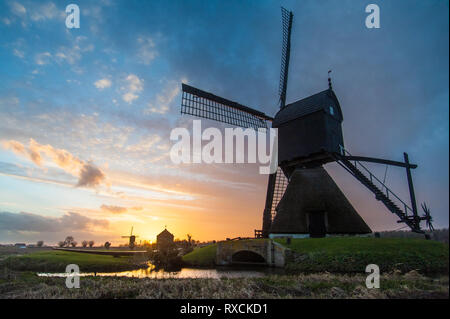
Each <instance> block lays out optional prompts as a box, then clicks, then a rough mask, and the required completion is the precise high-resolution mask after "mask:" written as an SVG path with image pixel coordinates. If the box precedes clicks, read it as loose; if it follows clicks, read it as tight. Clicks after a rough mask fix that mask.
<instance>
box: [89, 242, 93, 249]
mask: <svg viewBox="0 0 450 319" xmlns="http://www.w3.org/2000/svg"><path fill="white" fill-rule="evenodd" d="M92 246H94V241H93V240H90V241H89V248H92Z"/></svg>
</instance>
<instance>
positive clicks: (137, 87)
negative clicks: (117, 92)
mask: <svg viewBox="0 0 450 319" xmlns="http://www.w3.org/2000/svg"><path fill="white" fill-rule="evenodd" d="M126 81H127V82H128V83H127V87H126V92H125V93H124V94H123V95H122V99H123V100H124V101H125V102H127V103H129V104H131V103H133V101H134V100H136V99H137V98H139V95H137V93H139V92H141V91H142V89H143V82H144V80H142V79H139V78H138V77H137V76H136V75H134V74H130V75H128V76H127V78H126Z"/></svg>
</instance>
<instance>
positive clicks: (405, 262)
mask: <svg viewBox="0 0 450 319" xmlns="http://www.w3.org/2000/svg"><path fill="white" fill-rule="evenodd" d="M276 241H277V242H278V243H280V244H282V245H284V246H285V247H287V248H289V249H290V250H291V251H292V254H291V255H290V257H289V258H288V264H287V267H286V268H287V269H288V270H292V271H301V272H324V271H327V272H335V273H354V272H364V270H365V267H366V266H367V265H368V264H377V265H378V266H379V267H380V270H381V271H382V272H389V271H394V270H400V271H402V272H408V271H411V270H417V271H419V272H421V273H424V274H448V267H449V260H448V258H449V254H448V253H449V246H448V244H443V243H440V242H436V241H431V240H423V239H410V238H364V237H335V238H308V239H292V241H291V244H290V245H288V244H287V242H286V240H285V239H277V240H276Z"/></svg>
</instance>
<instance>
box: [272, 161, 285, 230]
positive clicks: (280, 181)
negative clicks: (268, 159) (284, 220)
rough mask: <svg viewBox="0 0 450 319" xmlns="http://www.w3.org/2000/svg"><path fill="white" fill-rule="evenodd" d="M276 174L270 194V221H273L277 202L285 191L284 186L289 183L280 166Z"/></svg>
mask: <svg viewBox="0 0 450 319" xmlns="http://www.w3.org/2000/svg"><path fill="white" fill-rule="evenodd" d="M276 174H277V175H276V178H275V186H274V189H273V196H272V207H271V210H270V215H271V221H272V222H273V220H274V218H275V216H276V215H277V211H276V209H277V206H278V203H279V202H280V200H281V199H282V198H283V195H284V192H285V191H286V188H287V186H288V184H289V181H288V179H287V178H286V176H285V175H284V173H283V171H282V170H281V168H280V167H278V169H277V173H276Z"/></svg>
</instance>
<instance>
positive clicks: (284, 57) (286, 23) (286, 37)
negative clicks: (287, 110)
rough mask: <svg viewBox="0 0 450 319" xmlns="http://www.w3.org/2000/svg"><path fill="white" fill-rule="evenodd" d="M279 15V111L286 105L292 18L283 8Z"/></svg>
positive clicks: (290, 13)
mask: <svg viewBox="0 0 450 319" xmlns="http://www.w3.org/2000/svg"><path fill="white" fill-rule="evenodd" d="M281 15H282V19H283V46H282V49H281V72H280V86H279V89H278V93H279V95H280V109H282V108H283V107H284V106H285V105H286V90H287V82H288V71H289V58H290V55H291V31H292V18H293V17H294V15H293V14H292V11H288V10H286V9H285V8H283V7H281Z"/></svg>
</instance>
